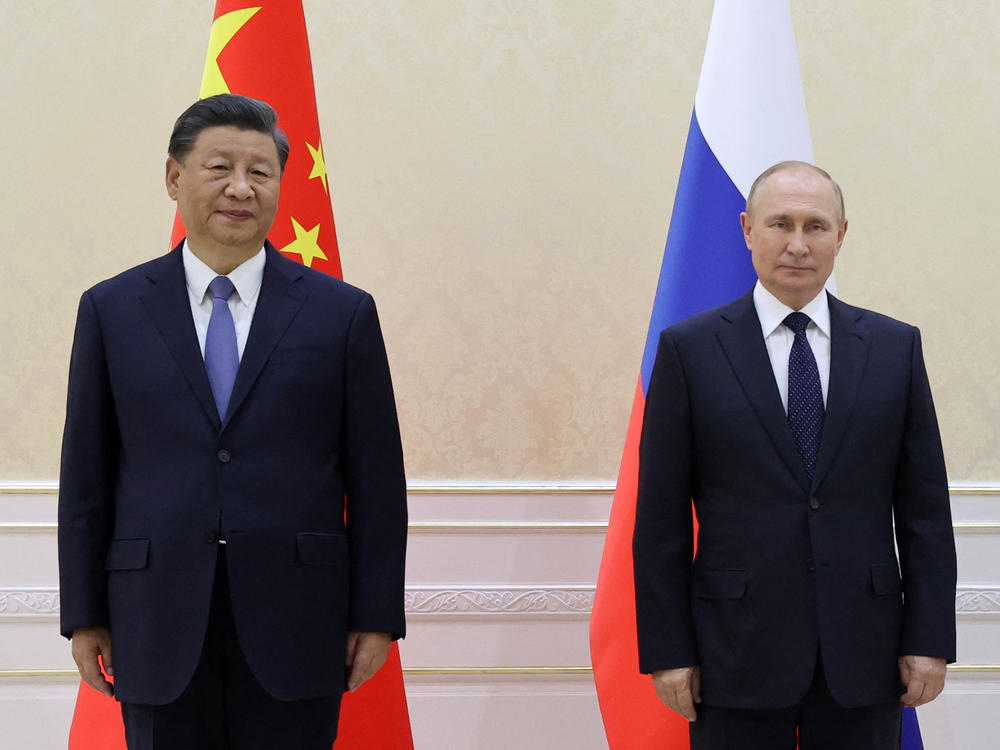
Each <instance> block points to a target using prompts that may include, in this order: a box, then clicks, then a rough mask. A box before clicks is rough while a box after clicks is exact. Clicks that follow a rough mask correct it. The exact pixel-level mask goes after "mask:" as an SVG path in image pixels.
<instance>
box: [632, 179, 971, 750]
mask: <svg viewBox="0 0 1000 750" xmlns="http://www.w3.org/2000/svg"><path fill="white" fill-rule="evenodd" d="M740 220H741V223H742V226H743V232H744V237H745V240H746V244H747V247H748V248H749V249H750V252H751V254H752V260H753V265H754V269H755V270H756V272H757V276H758V283H757V284H756V286H755V287H754V289H753V290H752V291H750V292H749V293H747V294H746V295H744V296H743V297H741V298H740V299H737V300H735V301H734V302H732V303H730V304H728V305H724V306H722V307H719V308H716V309H713V310H709V311H707V312H704V313H701V314H699V315H695V316H693V317H691V318H689V319H687V320H685V321H682V322H680V323H678V324H677V325H674V326H671V327H669V328H667V329H665V330H664V331H663V332H662V334H661V336H660V342H659V348H658V351H657V357H656V362H655V365H654V368H653V373H652V378H651V380H650V385H649V390H648V394H647V403H646V413H645V421H644V426H643V432H642V439H641V444H640V452H639V461H640V463H639V489H638V507H637V516H636V525H635V536H634V545H633V546H634V560H635V583H636V601H637V615H638V635H639V661H640V668H641V670H642V671H643V672H644V673H650V674H652V676H653V683H654V686H655V688H656V691H657V694H658V695H659V697H660V698H661V699H662V700H663V702H664V703H666V705H667V706H669V707H670V708H671V709H673V710H674V711H677V712H678V713H680V714H681V715H683V716H684V717H685V718H687V719H688V720H689V721H691V722H693V723H692V724H691V742H692V748H693V749H694V750H702V749H704V748H712V749H719V750H722V749H724V750H741V749H743V748H761V749H762V750H763V749H765V748H766V750H785V749H788V750H794V748H795V747H796V735H797V734H798V742H799V747H800V748H801V749H802V750H816V749H817V748H831V749H834V748H836V749H843V750H866V749H868V748H871V749H872V750H875V749H876V748H878V749H879V750H883V749H884V748H891V747H898V743H899V725H900V715H901V704H905V705H908V706H917V705H920V704H922V703H926V702H927V701H929V700H932V699H933V698H934V697H935V696H937V695H938V693H940V692H941V690H942V688H943V686H944V679H945V665H946V663H947V662H949V661H954V659H955V619H954V595H955V577H956V565H955V547H954V537H953V533H952V526H951V512H950V508H949V498H948V486H947V479H946V476H945V467H944V458H943V453H942V449H941V440H940V435H939V432H938V426H937V420H936V417H935V414H934V407H933V403H932V401H931V393H930V387H929V384H928V380H927V374H926V371H925V369H924V363H923V357H922V354H921V347H920V335H919V332H918V331H917V329H916V328H913V327H912V326H908V325H906V324H904V323H900V322H898V321H895V320H892V319H890V318H887V317H885V316H882V315H878V314H877V313H873V312H870V311H867V310H862V309H860V308H856V307H851V306H849V305H846V304H844V303H843V302H840V301H839V300H838V299H837V298H836V297H834V296H832V295H830V294H828V293H827V292H826V291H825V289H824V287H825V284H826V281H827V279H828V278H829V276H830V273H831V272H832V271H833V264H834V259H835V257H836V256H837V254H838V252H839V251H840V246H841V243H842V242H843V239H844V234H845V232H846V231H847V221H846V219H845V215H844V207H843V198H842V196H841V193H840V188H839V187H838V186H837V185H836V183H835V182H834V181H833V180H832V179H831V178H830V176H829V175H828V174H827V173H826V172H824V171H822V170H820V169H818V168H816V167H814V166H812V165H809V164H804V163H801V162H783V163H781V164H778V165H775V166H774V167H772V168H771V169H769V170H767V171H766V172H764V173H763V174H762V175H761V176H760V177H759V178H758V179H757V181H756V182H755V183H754V185H753V188H752V189H751V191H750V194H749V196H748V199H747V208H746V212H745V213H743V214H741V216H740ZM692 499H693V501H694V505H695V510H696V512H697V521H698V540H697V541H698V544H697V557H695V558H694V562H693V564H692V555H693V553H694V548H693V539H692V537H693V528H692V517H691V501H692ZM894 529H895V535H894V533H893V532H894ZM894 542H895V547H897V548H898V552H899V556H898V562H897V555H896V550H895V549H894ZM901 696H902V697H901ZM696 704H699V705H698V707H697V708H696V707H695V705H696Z"/></svg>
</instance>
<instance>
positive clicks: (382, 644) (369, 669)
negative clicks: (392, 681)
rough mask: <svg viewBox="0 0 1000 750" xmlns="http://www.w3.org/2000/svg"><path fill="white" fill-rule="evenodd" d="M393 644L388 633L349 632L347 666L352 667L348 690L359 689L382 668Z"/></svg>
mask: <svg viewBox="0 0 1000 750" xmlns="http://www.w3.org/2000/svg"><path fill="white" fill-rule="evenodd" d="M391 645H392V636H391V635H389V634H388V633H348V634H347V666H349V667H350V668H351V675H350V677H349V678H348V680H347V689H348V690H350V691H352V692H353V691H355V690H357V689H358V688H359V687H361V685H362V684H363V683H364V682H365V680H367V679H368V678H369V677H371V676H372V675H373V674H375V673H376V672H378V671H379V669H381V668H382V665H383V664H385V658H386V657H387V656H388V655H389V647H390V646H391Z"/></svg>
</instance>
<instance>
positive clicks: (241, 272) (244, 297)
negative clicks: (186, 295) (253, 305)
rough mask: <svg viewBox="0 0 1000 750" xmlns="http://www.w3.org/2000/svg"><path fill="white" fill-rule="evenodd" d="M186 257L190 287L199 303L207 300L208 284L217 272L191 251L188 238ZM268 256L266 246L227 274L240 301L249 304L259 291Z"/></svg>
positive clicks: (184, 256) (185, 263)
mask: <svg viewBox="0 0 1000 750" xmlns="http://www.w3.org/2000/svg"><path fill="white" fill-rule="evenodd" d="M181 253H182V257H183V259H184V278H185V280H186V281H187V285H188V289H190V290H191V292H192V293H193V294H194V297H195V299H196V300H198V303H199V304H201V303H202V302H204V301H205V295H206V294H208V285H209V284H211V283H212V279H214V278H215V277H216V276H218V275H219V274H217V273H216V272H215V271H213V270H212V268H211V266H209V265H208V264H207V263H205V262H204V261H203V260H202V259H201V258H199V257H198V256H197V255H195V254H194V253H193V252H191V248H189V247H188V243H187V240H184V249H183V250H182V251H181ZM266 260H267V256H266V254H265V253H264V248H263V247H262V248H261V249H260V252H258V253H256V254H254V255H252V256H250V257H249V258H247V259H246V260H245V261H243V262H242V263H240V264H239V265H238V266H236V268H234V269H233V270H232V271H230V272H229V273H228V274H226V276H228V277H229V280H230V281H231V282H233V286H234V287H236V294H237V296H238V297H239V301H240V302H241V303H243V304H244V305H249V304H250V302H251V301H252V300H253V298H254V297H256V296H257V293H258V292H259V291H260V285H261V282H262V281H263V280H264V264H265V262H266Z"/></svg>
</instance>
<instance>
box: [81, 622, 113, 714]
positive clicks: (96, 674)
mask: <svg viewBox="0 0 1000 750" xmlns="http://www.w3.org/2000/svg"><path fill="white" fill-rule="evenodd" d="M71 644H72V649H73V661H75V662H76V668H77V669H79V670H80V677H82V678H83V681H84V682H86V683H87V684H88V685H90V686H91V687H92V688H94V690H96V691H98V692H99V693H104V694H105V695H106V696H108V697H109V698H113V697H114V695H115V689H114V686H113V685H112V684H111V683H110V682H108V681H107V680H105V679H104V675H103V674H101V665H100V664H99V663H98V662H97V657H98V656H100V657H101V662H103V664H104V671H105V672H107V673H108V674H109V675H113V674H114V667H113V666H112V664H111V633H109V632H108V629H107V628H103V627H93V628H78V629H77V630H74V631H73V639H72V641H71Z"/></svg>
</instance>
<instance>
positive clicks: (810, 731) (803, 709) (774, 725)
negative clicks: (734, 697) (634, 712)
mask: <svg viewBox="0 0 1000 750" xmlns="http://www.w3.org/2000/svg"><path fill="white" fill-rule="evenodd" d="M902 705H903V704H901V703H900V702H899V701H893V702H892V703H881V704H878V705H875V706H863V707H861V708H842V707H841V706H840V705H838V704H837V702H836V701H835V700H834V699H833V696H832V695H831V694H830V690H829V688H828V687H827V684H826V676H825V675H824V673H823V664H822V661H821V660H819V659H817V662H816V673H815V675H814V677H813V682H812V685H811V686H810V687H809V691H808V692H807V693H806V695H805V697H804V698H803V699H802V700H801V701H800V702H799V703H798V704H797V705H795V706H792V707H790V708H785V709H778V710H774V711H751V710H743V709H737V708H719V707H713V706H706V705H704V704H701V705H698V706H697V711H698V720H697V721H695V722H693V723H692V724H691V750H795V748H796V742H798V747H799V749H800V750H898V748H899V746H900V725H901V722H902V716H903V713H902Z"/></svg>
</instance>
